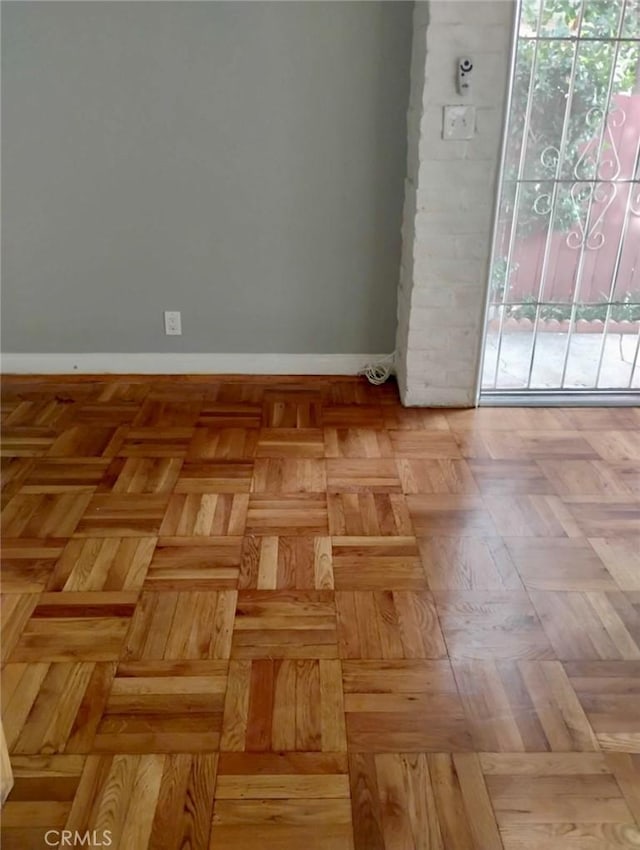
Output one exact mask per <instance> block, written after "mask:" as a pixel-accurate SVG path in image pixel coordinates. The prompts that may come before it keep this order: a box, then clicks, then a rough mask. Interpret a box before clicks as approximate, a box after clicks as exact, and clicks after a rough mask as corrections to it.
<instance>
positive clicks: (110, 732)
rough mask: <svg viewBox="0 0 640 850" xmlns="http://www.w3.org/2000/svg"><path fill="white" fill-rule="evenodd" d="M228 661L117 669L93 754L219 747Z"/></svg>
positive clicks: (133, 665)
mask: <svg viewBox="0 0 640 850" xmlns="http://www.w3.org/2000/svg"><path fill="white" fill-rule="evenodd" d="M227 671H228V664H227V662H226V661H207V660H187V661H185V660H175V661H166V660H165V661H137V662H134V661H127V662H124V663H122V664H120V666H119V667H118V669H117V672H116V677H115V679H114V680H113V685H112V688H111V691H110V693H109V697H108V700H107V703H106V706H105V711H104V714H103V716H102V719H101V721H100V724H99V726H98V730H97V733H96V737H95V741H94V745H93V750H94V752H110V753H117V752H121V751H122V750H126V752H128V753H145V752H147V753H148V752H152V753H182V752H191V753H205V752H215V751H217V750H218V748H219V745H220V730H221V727H222V713H223V707H224V700H225V692H226V686H227Z"/></svg>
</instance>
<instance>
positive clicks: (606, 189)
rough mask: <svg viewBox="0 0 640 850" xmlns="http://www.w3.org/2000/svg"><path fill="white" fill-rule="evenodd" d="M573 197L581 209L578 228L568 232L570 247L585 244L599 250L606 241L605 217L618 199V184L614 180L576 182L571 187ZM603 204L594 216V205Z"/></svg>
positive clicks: (576, 247) (591, 248) (588, 248)
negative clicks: (593, 216) (604, 230)
mask: <svg viewBox="0 0 640 850" xmlns="http://www.w3.org/2000/svg"><path fill="white" fill-rule="evenodd" d="M570 194H571V199H572V200H573V202H574V205H575V207H576V209H579V210H580V214H579V217H578V221H577V225H578V229H577V230H571V231H570V232H569V233H568V234H567V240H566V241H567V245H568V246H569V248H574V249H576V250H577V249H579V248H582V247H583V246H584V248H586V249H587V250H590V251H597V250H598V248H602V246H603V245H604V243H605V241H606V237H605V235H604V232H603V224H604V218H605V215H606V214H607V210H608V209H609V207H610V206H611V204H612V203H613V202H614V200H615V199H616V195H617V194H618V184H617V183H614V182H613V181H607V182H603V183H574V184H573V186H572V187H571V192H570ZM596 204H598V205H601V208H600V211H599V212H598V214H597V216H595V218H592V212H593V209H594V205H596ZM590 219H592V220H590Z"/></svg>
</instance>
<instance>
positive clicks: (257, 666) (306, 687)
mask: <svg viewBox="0 0 640 850" xmlns="http://www.w3.org/2000/svg"><path fill="white" fill-rule="evenodd" d="M221 749H222V750H224V751H231V752H242V751H247V752H254V753H255V752H282V751H289V750H296V751H297V750H299V751H302V752H305V753H313V752H327V753H336V752H345V751H346V737H345V717H344V704H343V693H342V682H341V675H340V662H339V661H337V660H333V659H323V658H317V657H316V658H303V659H295V658H277V659H274V658H271V657H266V658H265V657H263V658H254V659H252V660H249V659H242V660H232V661H231V663H230V666H229V687H228V689H227V697H226V703H225V710H224V724H223V731H222V742H221Z"/></svg>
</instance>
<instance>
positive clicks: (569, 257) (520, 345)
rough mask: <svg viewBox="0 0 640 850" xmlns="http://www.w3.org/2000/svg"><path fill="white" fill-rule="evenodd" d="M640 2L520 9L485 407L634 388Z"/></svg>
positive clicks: (545, 0)
mask: <svg viewBox="0 0 640 850" xmlns="http://www.w3.org/2000/svg"><path fill="white" fill-rule="evenodd" d="M639 156H640V0H626V2H625V0H522V3H521V6H520V10H519V20H518V29H517V43H516V49H515V63H514V68H513V76H512V83H511V97H510V106H509V114H508V121H507V129H506V140H505V151H504V158H503V164H502V168H501V180H500V189H499V191H500V197H499V207H498V215H497V223H496V228H495V233H494V245H493V261H492V267H491V273H490V283H489V303H488V310H487V327H486V333H485V345H484V358H483V366H482V379H481V386H482V395H481V397H482V398H484V399H490V398H491V397H492V396H499V395H505V394H513V393H523V392H524V393H531V394H532V395H534V394H535V393H539V392H544V393H552V394H553V393H556V394H558V395H562V394H580V393H586V392H589V393H594V392H598V393H603V394H604V393H607V392H612V391H615V392H616V393H621V394H625V393H632V392H633V391H634V390H635V391H636V392H637V390H638V388H640V363H639V348H640V183H639V178H640V171H639Z"/></svg>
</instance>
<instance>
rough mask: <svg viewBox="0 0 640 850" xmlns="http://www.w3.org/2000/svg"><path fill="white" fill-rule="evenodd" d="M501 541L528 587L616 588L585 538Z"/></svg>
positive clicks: (554, 588) (512, 538)
mask: <svg viewBox="0 0 640 850" xmlns="http://www.w3.org/2000/svg"><path fill="white" fill-rule="evenodd" d="M505 542H506V545H507V549H508V550H509V553H510V555H511V557H512V559H513V562H514V564H515V565H516V568H517V570H518V572H519V574H520V576H521V577H522V580H523V582H524V584H525V586H526V588H527V589H528V590H582V591H590V590H594V591H599V590H604V591H606V590H610V591H611V590H617V585H616V583H615V581H614V580H613V578H612V576H611V574H610V573H609V572H608V570H607V569H606V567H605V566H604V564H603V563H602V561H601V559H600V558H599V557H598V555H597V554H596V552H595V551H594V550H593V548H592V547H591V545H590V544H589V541H588V540H585V539H582V538H580V539H571V540H556V539H553V540H549V539H547V538H545V539H543V540H540V539H539V538H531V537H508V538H506V539H505Z"/></svg>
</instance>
